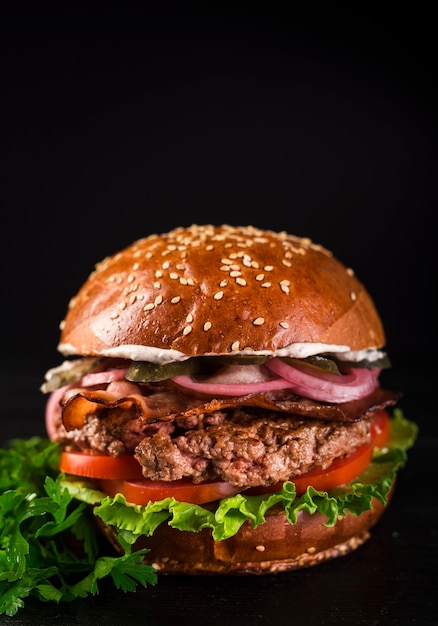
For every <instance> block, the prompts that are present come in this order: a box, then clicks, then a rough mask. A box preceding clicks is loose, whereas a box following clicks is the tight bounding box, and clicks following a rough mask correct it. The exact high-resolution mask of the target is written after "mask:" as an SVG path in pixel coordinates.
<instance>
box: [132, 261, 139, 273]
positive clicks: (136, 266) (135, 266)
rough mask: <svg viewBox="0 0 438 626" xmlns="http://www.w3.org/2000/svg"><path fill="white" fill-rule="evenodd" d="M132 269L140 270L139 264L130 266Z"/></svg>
mask: <svg viewBox="0 0 438 626" xmlns="http://www.w3.org/2000/svg"><path fill="white" fill-rule="evenodd" d="M132 269H133V270H134V271H137V270H138V269H140V263H134V265H133V266H132Z"/></svg>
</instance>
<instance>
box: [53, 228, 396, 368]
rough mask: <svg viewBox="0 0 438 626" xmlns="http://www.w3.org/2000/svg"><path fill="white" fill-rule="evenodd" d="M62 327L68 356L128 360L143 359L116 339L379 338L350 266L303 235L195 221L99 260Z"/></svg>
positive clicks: (224, 345) (238, 346)
mask: <svg viewBox="0 0 438 626" xmlns="http://www.w3.org/2000/svg"><path fill="white" fill-rule="evenodd" d="M61 329H62V333H61V339H60V344H59V350H60V351H61V352H62V353H64V354H66V355H67V354H77V355H103V356H106V355H107V356H111V355H114V356H124V357H128V358H133V359H134V360H142V359H139V358H138V353H137V352H136V351H135V348H134V349H133V350H131V352H130V351H129V349H126V350H125V351H123V349H122V350H120V347H121V346H122V347H123V346H131V347H132V346H134V347H135V346H147V347H151V348H153V349H155V350H156V353H157V354H160V351H177V353H182V354H183V355H187V356H196V355H204V354H230V353H234V352H245V351H255V352H264V353H270V352H275V351H278V350H281V349H283V348H285V347H287V346H289V345H290V344H296V343H309V342H310V343H315V344H318V343H322V344H335V345H340V346H348V347H349V349H350V350H353V351H356V350H357V351H360V350H364V349H368V348H379V347H381V346H383V345H384V343H385V337H384V331H383V328H382V324H381V320H380V318H379V315H378V314H377V312H376V309H375V307H374V304H373V301H372V300H371V298H370V295H369V294H368V292H367V291H366V289H365V288H364V286H363V285H362V283H361V282H360V281H359V280H358V279H357V278H356V277H355V276H354V274H353V272H352V271H351V270H349V269H347V268H346V267H345V266H344V265H343V264H342V263H340V262H339V261H338V260H337V259H336V258H335V257H334V256H333V255H332V254H331V253H330V252H329V251H327V250H326V249H324V248H323V247H321V246H319V245H315V244H313V243H312V242H311V241H309V240H308V239H302V238H298V237H295V236H292V235H289V234H287V233H284V232H282V233H275V232H272V231H265V230H260V229H257V228H254V227H252V226H246V227H233V226H228V225H222V226H212V225H207V226H197V225H193V226H190V227H188V228H177V229H175V230H172V231H171V232H169V233H165V234H161V235H151V236H149V237H147V238H144V239H140V240H139V241H137V242H135V243H133V244H132V245H131V246H129V247H127V248H126V249H124V250H122V251H121V252H119V253H118V254H115V255H113V256H111V257H109V258H107V259H105V260H104V261H102V262H101V263H100V264H99V265H98V266H97V267H96V269H95V271H94V272H93V273H92V274H91V275H90V277H89V278H88V280H87V281H86V282H85V284H84V285H83V286H82V288H81V289H80V290H79V293H78V294H77V296H76V297H75V298H74V299H73V300H72V301H71V303H70V307H69V310H68V312H67V315H66V318H65V320H64V322H63V324H62V326H61ZM117 350H119V351H117ZM130 355H132V356H130ZM143 360H145V359H143ZM169 360H172V359H171V358H169Z"/></svg>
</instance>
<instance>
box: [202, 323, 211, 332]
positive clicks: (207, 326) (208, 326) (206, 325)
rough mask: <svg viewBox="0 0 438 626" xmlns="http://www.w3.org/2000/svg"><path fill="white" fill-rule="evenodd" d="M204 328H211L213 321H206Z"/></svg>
mask: <svg viewBox="0 0 438 626" xmlns="http://www.w3.org/2000/svg"><path fill="white" fill-rule="evenodd" d="M203 328H204V330H210V328H211V322H205V324H204V327H203Z"/></svg>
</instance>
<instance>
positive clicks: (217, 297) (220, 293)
mask: <svg viewBox="0 0 438 626" xmlns="http://www.w3.org/2000/svg"><path fill="white" fill-rule="evenodd" d="M223 297H224V292H223V291H217V292H216V293H215V294H214V296H213V298H214V299H215V300H221V299H222V298H223Z"/></svg>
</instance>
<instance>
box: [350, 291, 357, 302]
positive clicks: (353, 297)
mask: <svg viewBox="0 0 438 626" xmlns="http://www.w3.org/2000/svg"><path fill="white" fill-rule="evenodd" d="M350 298H351V299H352V300H353V302H354V301H355V300H356V299H357V295H356V294H355V292H354V291H352V292H351V293H350Z"/></svg>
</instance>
